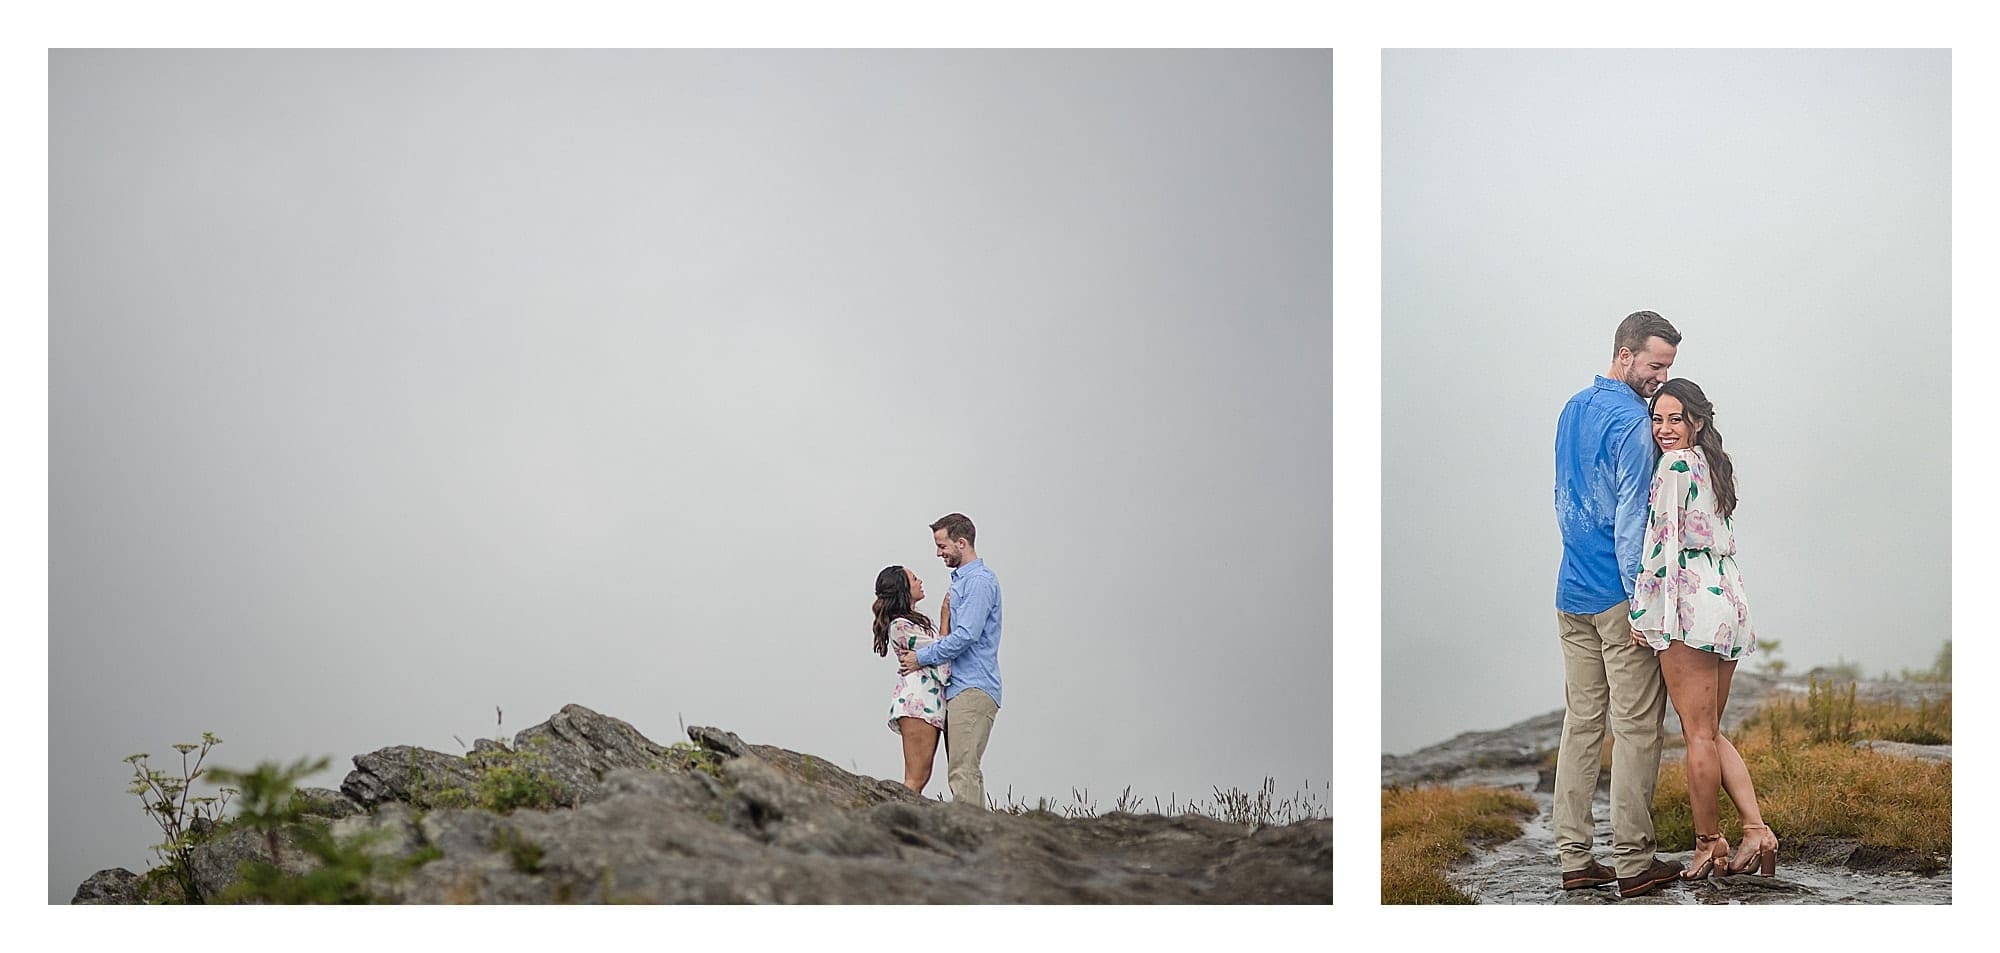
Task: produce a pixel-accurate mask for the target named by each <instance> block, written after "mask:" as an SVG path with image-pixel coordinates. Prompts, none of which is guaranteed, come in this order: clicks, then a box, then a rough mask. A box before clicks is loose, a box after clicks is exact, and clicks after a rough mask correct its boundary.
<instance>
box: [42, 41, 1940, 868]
mask: <svg viewBox="0 0 2000 953" xmlns="http://www.w3.org/2000/svg"><path fill="white" fill-rule="evenodd" d="M50 62H51V75H50V165H49V168H50V180H51V181H50V197H49V213H50V243H51V245H50V251H51V255H50V277H49V280H50V320H49V401H50V403H49V424H50V427H49V444H50V446H49V451H50V460H49V466H50V470H49V506H50V511H49V547H50V552H49V559H50V584H49V588H50V592H49V609H50V623H49V625H50V631H49V649H50V652H49V666H50V672H49V724H50V730H49V742H50V764H49V790H50V795H51V796H50V812H51V816H50V832H49V837H50V845H49V847H50V859H49V875H50V883H49V898H50V900H51V901H56V902H62V901H67V900H68V899H69V896H70V894H71V893H72V892H73V891H74V889H75V887H76V885H77V883H78V882H80V881H81V880H82V879H83V878H84V877H85V876H87V875H88V874H89V873H91V872H92V871H95V870H97V869H100V868H104V867H111V866H125V867H129V868H131V869H134V870H143V869H144V868H145V867H146V865H147V863H148V862H149V860H150V857H149V855H148V854H147V852H146V845H147V844H149V843H152V842H153V841H155V840H157V839H158V833H157V831H155V830H154V829H153V828H152V826H151V825H150V823H149V822H148V821H147V819H146V818H145V817H143V816H142V815H141V813H140V811H139V809H138V806H137V801H136V799H134V798H133V797H131V796H130V795H129V794H127V793H126V792H125V789H124V786H125V782H126V777H127V773H128V770H127V768H126V766H125V765H123V764H121V763H120V760H119V759H121V758H122V757H124V756H125V755H126V754H128V753H131V752H135V751H148V752H151V753H152V754H153V755H154V756H155V761H156V763H163V762H165V761H166V760H168V759H170V758H171V751H170V748H169V746H170V745H171V744H172V743H174V742H177V741H182V740H193V739H195V738H196V737H197V736H198V735H199V733H200V732H202V731H204V730H207V731H213V732H215V733H217V734H219V735H221V736H222V737H223V738H224V739H226V743H225V744H224V745H223V746H222V747H221V748H219V749H218V750H217V752H216V754H215V755H214V758H213V760H214V762H216V763H220V764H223V765H227V766H233V767H247V766H249V765H250V764H252V763H253V762H255V761H257V760H261V759H280V760H286V761H289V760H290V759H292V758H295V757H298V756H300V755H321V754H323V755H330V756H332V757H334V758H335V767H334V768H333V769H332V770H330V771H329V772H327V773H326V774H325V775H323V776H321V777H319V778H317V779H316V781H317V783H321V784H325V785H328V786H333V785H337V784H338V781H339V779H340V777H341V776H342V775H343V774H344V773H345V771H346V770H347V764H346V758H347V757H348V756H350V755H353V754H356V753H360V752H364V751H369V750H373V749H375V748H377V747H381V746H385V745H392V744H417V745H423V746H427V747H432V748H437V749H441V750H446V751H457V750H459V749H457V747H456V744H455V742H454V741H453V737H452V736H453V735H454V734H456V735H458V736H459V737H461V738H464V739H465V740H466V741H468V742H469V741H471V740H472V739H473V738H474V737H477V736H491V735H493V734H494V733H495V728H494V724H493V709H494V707H495V706H496V705H497V706H500V707H501V708H503V709H504V710H505V713H506V723H505V727H504V731H505V733H506V734H507V735H509V736H511V735H512V734H513V733H514V732H516V731H519V730H520V729H522V728H526V727H528V726H530V725H532V724H535V723H537V722H539V721H541V720H543V719H544V718H546V717H547V716H548V715H549V714H551V713H553V712H554V711H555V710H556V709H557V708H559V707H560V706H561V705H563V704H565V703H568V702H577V703H580V704H584V705H587V706H589V707H591V708H595V709H597V710H599V711H602V712H605V713H607V714H611V715H614V716H617V717H620V718H623V719H625V720H627V721H630V722H632V723H633V724H634V725H635V726H636V727H638V728H639V729H640V730H641V731H643V732H645V733H646V734H647V735H649V736H650V737H652V738H653V739H655V740H656V741H660V742H662V743H666V742H671V741H675V740H678V737H679V736H678V724H677V722H678V720H680V719H683V718H684V719H685V721H686V722H687V723H688V724H712V725H717V726H720V727H723V728H726V729H729V730H733V731H736V732H738V733H739V734H741V735H742V736H743V737H744V738H745V739H746V740H749V741H752V742H757V743H769V744H778V745H783V746H785V747H788V748H793V749H795V750H800V751H805V752H810V753H813V754H816V755H821V756H825V757H827V758H830V759H833V760H835V761H836V762H837V763H839V764H840V765H842V766H843V767H847V768H849V769H852V770H858V771H860V772H861V773H864V774H869V775H873V776H877V777H898V778H899V777H900V771H901V767H900V765H901V761H900V749H899V747H898V741H897V737H896V736H895V735H893V734H891V733H890V732H889V731H888V729H887V728H886V726H885V724H884V712H886V710H887V707H888V701H889V693H890V688H891V686H892V684H893V682H894V674H893V667H894V663H893V660H884V659H880V658H877V657H876V656H875V655H873V654H872V653H871V652H870V651H869V650H868V643H869V634H868V624H867V623H868V604H869V601H870V592H871V586H872V583H873V579H874V576H875V573H876V572H877V571H878V570H880V569H881V568H882V567H883V566H885V565H889V564H892V563H903V564H907V565H910V566H912V567H913V568H915V569H916V570H917V571H918V573H919V574H920V575H922V576H923V578H924V579H925V581H926V582H927V583H928V585H929V587H930V590H931V592H932V593H933V598H931V599H930V600H927V601H926V603H925V604H924V605H925V608H927V609H930V610H932V611H935V608H936V602H937V598H938V594H940V593H942V591H943V589H944V584H945V581H946V579H947V571H946V570H945V569H944V568H943V566H942V565H941V564H940V563H939V562H938V561H937V560H936V558H935V557H934V556H933V555H932V549H931V545H930V532H929V530H928V529H927V528H926V524H927V523H928V522H930V521H931V520H932V519H935V518H936V517H937V516H939V515H941V514H943V513H946V512H949V511H952V510H960V511H963V512H965V513H967V514H969V515H970V516H971V517H972V518H973V519H974V520H975V521H976V522H977V523H978V526H979V529H980V539H979V543H980V546H979V550H980V554H981V555H982V556H983V557H984V558H985V559H986V560H987V562H988V563H989V564H990V565H991V566H992V567H993V569H994V570H995V572H996V573H997V574H998V576H999V579H1000V582H1001V585H1002V588H1003V590H1004V592H1005V598H1006V608H1007V614H1006V632H1005V641H1004V642H1003V647H1002V650H1001V666H1002V670H1003V673H1004V677H1005V680H1006V682H1005V684H1006V688H1007V695H1006V698H1007V706H1006V707H1005V709H1003V710H1002V712H1001V714H1000V716H999V719H998V721H997V724H996V727H995V730H994V734H993V740H992V743H991V747H990V748H989V750H988V753H987V757H986V761H985V768H986V774H987V787H988V790H989V792H991V793H993V794H994V795H995V796H1005V794H1006V793H1007V790H1008V788H1009V787H1011V788H1012V789H1013V791H1014V793H1015V795H1017V796H1019V797H1023V798H1033V797H1035V796H1037V795H1045V796H1050V797H1059V798H1062V799H1064V800H1067V799H1068V797H1069V792H1070V789H1071V788H1072V787H1075V788H1088V790H1089V791H1090V793H1091V795H1092V796H1093V797H1094V798H1095V799H1097V800H1098V801H1099V803H1100V805H1108V804H1109V802H1110V801H1112V800H1113V799H1115V798H1116V797H1117V794H1118V791H1119V790H1120V789H1121V788H1123V787H1124V786H1126V785H1131V786H1132V788H1133V790H1134V792H1135V793H1140V794H1145V795H1154V794H1157V795H1159V796H1161V798H1162V800H1164V799H1165V798H1166V796H1167V795H1169V794H1178V795H1179V796H1180V797H1182V798H1183V799H1185V798H1186V797H1188V796H1190V795H1203V796H1206V795H1209V794H1210V793H1211V791H1212V788H1214V787H1216V786H1222V787H1228V786H1231V785H1235V786H1241V787H1245V788H1249V787H1253V786H1255V785H1257V784H1258V783H1259V782H1260V781H1261V780H1262V779H1263V778H1264V777H1265V776H1266V775H1271V776H1275V777H1276V779H1277V783H1278V789H1279V793H1280V794H1281V795H1286V794H1289V793H1293V792H1298V791H1302V790H1304V789H1305V787H1306V785H1307V784H1308V783H1310V784H1311V785H1312V786H1313V790H1314V791H1315V792H1318V793H1319V794H1320V796H1321V801H1322V803H1324V802H1325V798H1324V788H1323V785H1325V784H1326V782H1327V779H1328V774H1329V771H1330V760H1331V755H1330V749H1331V730H1330V721H1331V714H1330V711H1331V697H1330V692H1329V689H1328V679H1329V674H1330V670H1331V657H1330V644H1329V640H1328V635H1327V631H1328V626H1327V620H1328V617H1329V612H1330V605H1331V603H1330V598H1329V595H1328V580H1329V578H1330V575H1331V556H1330V541H1329V532H1330V531H1329V519H1330V516H1329V509H1330V504H1329V492H1328V490H1329V486H1330V478H1331V477H1330V469H1331V459H1330V449H1329V443H1328V439H1327V434H1328V433H1329V431H1330V422H1329V421H1330V411H1329V400H1330V393H1331V384H1330V373H1329V358H1330V347H1331V345H1330V324H1329V320H1328V313H1329V309H1330V274H1329V272H1330V267H1329V257H1330V248H1329V234H1330V231H1329V215H1330V205H1329V202H1330V194H1329V193H1330V184H1329V174H1328V169H1329V162H1330V154H1329V140H1330V133H1329V128H1330V119H1329V111H1330V92H1329V75H1330V63H1329V55H1328V54H1327V53H1326V52H1325V51H1317V52H1284V51H1280V52H1248V53H1227V52H1198V53H1142V52H1117V53H1090V52H1055V53H1034V54H1006V53H983V52H952V53H921V52H875V53H817V52H772V53H726V52H679V53H659V52H618V53H595V52H543V53H520V52H504V53H503V52H452V53H426V52H126V51H109V52H64V51H56V52H53V53H51V55H50ZM1915 260H1916V261H1918V263H1919V264H1921V263H1922V262H1925V261H1928V258H1927V257H1925V256H1923V255H1916V256H1915ZM1660 306H1662V307H1671V305H1670V304H1669V305H1660ZM1576 310H1588V309H1576ZM1669 313H1674V312H1672V311H1670V312H1669ZM1938 313H1939V314H1941V313H1942V312H1941V311H1939V312H1938ZM1677 316H1678V315H1677ZM1592 317H1593V318H1595V317H1596V315H1594V314H1593V315H1592ZM1690 331H1691V332H1692V333H1695V334H1699V333H1700V331H1699V330H1697V329H1696V328H1690ZM1939 333H1940V334H1941V331H1940V332H1939ZM1922 340H1923V341H1926V342H1929V346H1930V348H1931V349H1933V350H1935V349H1937V346H1938V345H1939V344H1940V342H1941V338H1940V337H1939V336H1938V335H1932V336H1931V337H1929V338H1923V339H1922ZM1579 343H1580V344H1581V343H1582V342H1581V341H1579ZM1701 353H1702V352H1700V351H1697V350H1692V349H1691V350H1690V354H1691V355H1696V354H1701ZM1925 353H1926V354H1928V352H1927V351H1926V352H1925ZM1704 356H1705V355H1704ZM1718 356H1719V355H1718ZM1939 356H1940V357H1941V353H1940V354H1939ZM1572 363H1575V362H1572ZM1589 366H1590V362H1589V361H1583V362H1581V366H1580V368H1579V373H1587V372H1588V370H1589ZM1575 376H1576V375H1569V376H1567V377H1560V378H1559V379H1552V380H1551V381H1550V384H1551V386H1552V387H1556V389H1558V390H1560V389H1561V388H1563V387H1568V386H1569V385H1570V383H1571V381H1572V379H1574V378H1575ZM1731 376H1738V375H1731ZM1585 379H1587V378H1585ZM1941 383H1942V382H1941V381H1940V386H1941ZM1718 390H1719V396H1720V399H1722V400H1725V401H1727V400H1729V399H1730V397H1731V391H1730V390H1728V389H1726V388H1718ZM1542 403H1546V401H1543V402H1542ZM1724 406H1725V407H1728V406H1730V405H1728V404H1725V405H1724ZM1551 419H1552V418H1551ZM1919 423H1920V424H1921V423H1922V422H1921V421H1920V422H1919ZM1942 454H1943V450H1942V447H1941V446H1940V447H1939V448H1937V451H1936V453H1935V454H1934V455H1933V456H1935V458H1936V459H1939V460H1941V459H1942ZM1922 459H1923V460H1925V461H1928V460H1930V459H1932V457H1931V456H1925V457H1922ZM1753 460H1754V458H1753ZM1754 466H1755V463H1754V462H1750V461H1746V465H1745V469H1746V471H1751V472H1755V471H1754V470H1752V467H1754ZM1941 481H1942V477H1941V476H1940V477H1939V482H1940V484H1941ZM1926 486H1928V484H1926ZM1542 495H1544V496H1545V495H1546V494H1545V493H1544V494H1542ZM1537 499H1539V497H1537ZM1937 505H1938V506H1941V504H1937ZM1937 512H1938V513H1939V514H1941V513H1942V510H1941V509H1938V510H1937ZM1537 515H1539V514H1537ZM1545 522H1546V520H1537V521H1536V522H1535V526H1534V530H1535V531H1540V530H1541V529H1542V527H1541V523H1545ZM1758 532H1759V529H1758V524H1755V523H1752V522H1750V521H1748V520H1746V539H1748V540H1752V541H1757V540H1759V537H1758V536H1756V535H1752V534H1756V533H1758ZM1765 532H1769V531H1765ZM1773 559H1774V557H1773V558H1766V559H1764V560H1760V562H1758V563H1756V564H1746V570H1748V569H1749V567H1750V566H1751V565H1756V566H1762V565H1764V564H1765V563H1766V562H1769V561H1773ZM1762 578H1763V577H1762V576H1753V577H1752V584H1753V585H1755V584H1757V582H1759V581H1761V579H1762ZM1534 580H1535V581H1536V582H1537V584H1539V580H1540V575H1539V574H1537V575H1535V576H1534ZM1771 585H1772V583H1765V587H1766V589H1765V591H1770V587H1771ZM1760 609H1761V607H1760ZM1768 611H1769V612H1770V613H1771V615H1772V616H1773V617H1778V616H1777V613H1778V612H1779V611H1780V610H1777V609H1776V608H1775V606H1774V608H1773V609H1772V610H1768ZM1538 631H1539V630H1537V632H1538ZM1248 653H1255V656H1256V657H1254V658H1253V657H1251V656H1250V655H1249V654H1248ZM1912 658H1914V656H1913V657H1912ZM943 775H944V772H943V769H942V765H941V764H940V766H939V770H938V773H937V776H936V779H935V780H934V781H933V787H932V793H938V792H941V791H943V790H944V789H945V784H944V778H943Z"/></svg>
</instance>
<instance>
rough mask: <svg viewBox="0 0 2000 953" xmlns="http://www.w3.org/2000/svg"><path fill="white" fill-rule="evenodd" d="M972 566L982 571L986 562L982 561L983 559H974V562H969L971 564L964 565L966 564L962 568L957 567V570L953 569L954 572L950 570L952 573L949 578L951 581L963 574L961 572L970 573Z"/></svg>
mask: <svg viewBox="0 0 2000 953" xmlns="http://www.w3.org/2000/svg"><path fill="white" fill-rule="evenodd" d="M974 566H977V567H979V568H981V569H984V568H986V560H984V559H975V560H973V561H971V562H969V563H966V564H965V565H963V566H960V567H958V568H957V569H954V570H952V571H951V578H953V579H957V578H958V574H959V573H963V572H971V571H972V567H974Z"/></svg>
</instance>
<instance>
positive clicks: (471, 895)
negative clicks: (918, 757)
mask: <svg viewBox="0 0 2000 953" xmlns="http://www.w3.org/2000/svg"><path fill="white" fill-rule="evenodd" d="M688 737H689V741H690V742H691V744H692V746H693V747H694V748H696V749H698V750H699V751H700V752H703V753H704V754H703V755H701V756H700V757H697V758H693V759H690V758H689V757H687V755H686V751H687V746H682V750H681V751H678V752H675V751H669V750H668V749H666V748H664V747H662V746H660V745H658V744H655V743H654V742H652V741H650V740H648V739H646V738H645V737H644V736H643V735H641V734H639V733H638V732H637V731H636V730H634V729H633V728H632V726H631V725H629V724H626V723H625V722H623V721H620V720H618V719H615V718H610V717H608V716H605V715H601V714H598V713H597V712H593V711H591V710H589V709H587V708H583V707H581V706H577V705H570V706H565V707H564V708H563V710H562V711H561V712H558V713H557V714H556V716H555V717H552V718H551V719H549V721H548V722H546V723H544V724H542V725H537V726H535V727H533V728H530V729H528V730H526V731H523V732H521V733H520V734H519V735H517V736H516V737H515V750H516V751H535V752H539V753H541V754H542V755H544V760H543V761H542V762H539V763H542V764H547V765H549V766H551V767H550V768H549V769H548V770H549V774H550V775H552V776H554V777H555V778H556V779H557V781H558V782H559V785H558V786H559V788H560V790H561V794H560V795H559V798H558V799H559V800H560V801H561V803H562V804H563V805H564V806H560V807H557V808H554V809H551V810H531V809H522V810H516V811H513V812H511V813H507V814H496V813H492V812H489V811H484V810H478V809H432V810H421V809H419V808H417V807H414V806H412V804H411V803H410V802H412V801H413V800H420V798H418V797H413V795H420V794H421V792H422V790H423V789H424V785H426V784H435V783H437V781H438V779H440V778H442V779H454V780H457V781H459V782H461V783H472V782H475V781H476V779H477V768H476V767H475V766H474V764H473V763H472V762H471V761H468V760H467V759H465V758H456V757H453V756H451V755H446V754H443V753H441V752H433V751H426V750H424V749H418V748H409V747H405V746H397V747H393V748H384V749H381V750H379V751H376V752H371V753H369V754H366V755H360V756H357V757H356V758H355V759H354V764H355V771H354V772H353V773H351V774H349V775H348V777H347V779H346V781H345V782H344V783H343V784H342V786H341V791H340V792H338V793H337V794H336V793H335V792H325V794H315V795H314V797H315V798H316V800H315V803H316V804H323V805H324V807H323V810H322V814H323V816H325V817H328V818H337V819H336V820H332V821H331V823H332V825H333V831H334V833H335V834H336V836H340V837H347V838H352V837H368V838H370V840H369V843H370V844H371V847H370V850H371V851H373V852H377V853H378V854H379V855H380V856H383V857H385V858H399V857H412V856H422V855H432V856H433V857H434V859H430V860H429V861H428V862H425V863H423V864H422V865H421V866H419V867H417V868H416V869H415V871H414V872H411V873H409V874H407V875H403V876H399V877H388V876H383V877H378V878H376V880H375V881H374V882H371V883H370V884H369V885H368V886H369V892H370V894H372V895H373V896H374V897H375V898H376V899H379V900H383V901H388V902H403V903H1313V904H1321V903H1330V902H1331V901H1332V896H1333V876H1332V875H1333V847H1332V841H1333V827H1332V822H1331V821H1327V820H1315V821H1301V822H1298V823H1295V824H1290V825H1286V826H1283V827H1266V828H1256V827H1253V826H1250V825H1239V824H1229V823H1224V822H1222V821H1217V820H1213V819H1210V818H1205V817H1198V816H1181V817H1165V816H1161V815H1150V814H1124V813H1114V814H1110V815H1106V816H1103V817H1094V818H1066V817H1058V816H1055V815H1052V814H1047V813H1030V814H1023V815H1010V814H1004V813H996V812H992V811H987V810H983V809H979V808H974V807H970V806H966V805H960V804H955V803H945V802H939V801H934V800H929V799H925V798H921V797H918V796H916V795H913V794H911V793H910V792H909V791H908V790H907V789H905V788H904V787H903V786H902V785H901V784H898V783H896V782H893V781H886V780H880V779H875V778H865V777H861V776H858V775H855V774H852V773H850V772H847V771H844V770H842V769H840V768H839V767H837V766H835V765H832V764H829V763H827V762H826V761H824V760H822V759H818V758H814V757H812V756H810V755H805V754H800V753H798V752H793V751H789V750H786V749H783V748H778V747H774V746H768V745H757V744H749V743H746V742H744V741H743V740H742V739H741V738H738V737H737V736H735V735H734V734H732V733H730V732H727V731H722V730H720V729H716V728H708V727H693V728H689V729H688ZM537 739H541V740H537ZM412 764H415V765H417V766H418V771H417V772H416V774H415V775H413V774H412V772H411V770H410V765H412ZM327 795H332V796H331V797H329V796H327ZM349 806H352V807H354V810H353V811H351V812H350V811H349V810H347V808H348V807H349ZM238 839H239V838H238V837H237V834H236V832H231V833H230V834H229V835H227V836H226V837H224V838H219V839H218V840H217V841H215V842H212V843H208V844H203V845H202V846H201V847H199V848H197V851H196V853H197V855H198V857H199V858H200V860H199V862H198V865H197V870H198V872H199V875H200V876H201V877H202V878H203V880H204V886H206V885H207V884H208V883H209V882H210V881H211V880H214V879H215V878H216V874H215V871H217V870H220V869H223V868H227V869H228V870H231V871H233V870H234V864H235V863H236V862H238V861H240V860H241V859H243V858H244V857H246V856H249V854H247V853H246V852H245V845H243V844H239V843H237V842H236V841H237V840H238ZM294 853H295V854H296V852H294ZM304 862H305V861H304V860H303V858H301V860H300V863H304ZM385 866H386V865H385ZM134 879H136V878H133V877H132V875H131V874H130V873H129V872H125V871H104V872H100V873H99V874H97V875H94V876H93V877H92V878H91V880H90V881H87V882H86V883H85V884H84V886H83V887H82V888H80V889H79V891H78V895H77V896H78V900H77V901H76V902H79V903H106V902H110V903H117V902H137V898H136V894H135V892H133V891H130V890H127V889H125V888H126V885H127V884H128V882H129V881H130V880H134ZM218 885H220V884H218Z"/></svg>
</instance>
